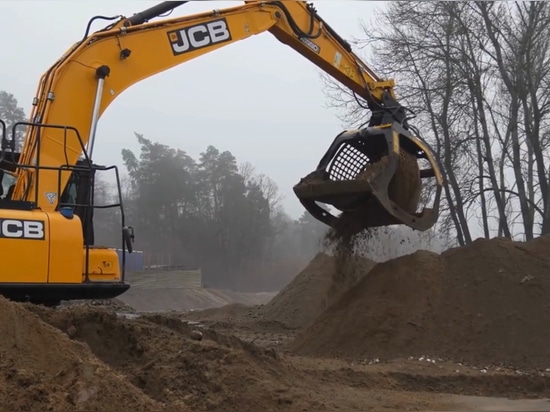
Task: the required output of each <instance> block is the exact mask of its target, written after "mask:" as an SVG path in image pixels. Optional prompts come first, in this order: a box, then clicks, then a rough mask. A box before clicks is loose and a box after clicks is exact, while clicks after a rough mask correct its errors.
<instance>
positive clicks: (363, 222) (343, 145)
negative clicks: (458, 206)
mask: <svg viewBox="0 0 550 412" xmlns="http://www.w3.org/2000/svg"><path fill="white" fill-rule="evenodd" d="M420 159H425V160H426V161H427V163H428V165H429V167H428V168H426V169H420V165H419V160H420ZM430 178H435V183H436V185H435V192H434V193H431V194H430V195H432V196H434V197H435V199H434V202H433V203H434V205H435V206H433V207H430V208H428V207H425V208H423V210H421V211H419V210H417V209H418V206H419V202H420V200H421V199H420V197H421V194H422V189H423V188H425V187H423V184H424V183H425V181H426V180H428V179H430ZM442 184H443V177H442V175H441V171H440V168H439V166H438V165H437V163H436V161H435V159H434V156H433V154H432V153H431V151H430V149H429V147H428V145H426V144H425V143H424V142H423V141H422V140H420V139H419V138H418V137H416V136H413V135H412V134H411V133H410V132H409V131H408V130H406V129H405V128H403V127H402V126H401V125H400V124H398V123H391V124H385V125H380V126H375V127H367V128H364V129H360V130H349V131H345V132H342V133H341V134H339V135H338V136H337V137H336V138H335V139H334V141H333V143H332V144H331V146H330V147H329V149H328V150H327V152H326V153H325V155H324V156H323V158H322V159H321V161H320V162H319V164H318V166H317V168H316V169H315V170H314V171H313V172H312V173H310V174H308V175H307V176H305V177H304V178H302V179H301V180H300V182H299V183H298V184H296V185H295V186H294V188H293V189H294V193H295V194H296V196H297V197H298V199H299V200H300V202H301V203H302V205H303V206H304V207H305V208H306V209H307V210H308V211H309V212H310V213H311V214H312V215H313V216H314V217H315V218H317V219H318V220H320V221H322V222H323V223H325V224H327V225H329V226H331V227H335V228H336V227H340V226H341V225H344V224H351V222H353V225H354V226H355V229H353V230H354V231H355V232H357V233H358V232H360V231H362V230H365V229H368V228H370V227H379V226H390V225H397V224H405V225H407V226H409V227H411V228H413V229H416V230H421V231H423V230H427V229H429V228H430V227H432V226H433V224H434V223H435V221H436V220H437V216H438V205H439V198H440V196H441V186H442ZM318 203H324V204H327V205H330V206H332V207H334V208H336V209H337V210H339V211H340V212H341V213H340V214H339V215H338V216H335V215H334V214H332V213H330V211H328V210H327V209H325V208H323V207H321V206H320V205H319V204H318ZM348 233H349V231H348Z"/></svg>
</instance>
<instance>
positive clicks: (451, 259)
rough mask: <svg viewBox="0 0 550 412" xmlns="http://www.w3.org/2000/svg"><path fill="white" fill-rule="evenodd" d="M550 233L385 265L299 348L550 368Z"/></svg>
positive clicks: (307, 351) (309, 332)
mask: <svg viewBox="0 0 550 412" xmlns="http://www.w3.org/2000/svg"><path fill="white" fill-rule="evenodd" d="M549 249H550V237H548V236H547V237H542V238H538V239H536V240H534V241H531V242H528V243H516V242H512V241H510V240H506V239H493V240H489V241H488V240H481V239H480V240H477V241H475V242H473V243H472V244H471V245H469V246H467V247H464V248H457V249H451V250H448V251H447V252H445V253H443V254H442V255H437V254H435V253H430V252H426V251H419V252H416V253H414V254H412V255H410V256H404V257H401V258H398V259H395V260H392V261H389V262H385V263H379V264H378V265H377V266H376V267H375V268H374V269H373V270H372V271H370V272H369V273H368V275H367V276H365V277H364V278H363V279H362V280H361V281H360V282H359V284H358V285H357V286H356V287H355V288H353V289H351V290H349V291H348V292H347V293H346V294H345V295H344V296H343V297H342V299H340V300H339V301H338V302H337V303H336V304H335V305H334V306H332V307H330V308H329V309H328V310H327V311H326V312H324V313H323V314H322V315H321V316H320V317H319V318H318V319H317V320H316V321H315V322H314V324H313V325H311V327H310V328H308V329H307V330H305V331H304V333H303V334H301V335H300V336H299V337H298V339H297V340H296V341H295V343H294V344H293V349H294V351H295V352H296V353H298V354H302V355H304V354H307V355H318V356H342V357H351V358H383V359H392V358H400V357H408V356H416V357H418V356H421V355H429V356H432V357H440V358H443V359H449V360H453V361H458V362H465V363H471V364H476V365H481V366H483V365H512V366H516V367H523V368H542V369H545V368H549V367H550V346H549V345H548V341H549V340H550V330H549V329H548V328H547V325H548V324H549V323H550V255H549V254H548V252H547V251H548V250H549Z"/></svg>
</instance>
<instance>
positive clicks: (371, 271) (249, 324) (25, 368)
mask: <svg viewBox="0 0 550 412" xmlns="http://www.w3.org/2000/svg"><path fill="white" fill-rule="evenodd" d="M548 250H550V237H541V238H538V239H535V240H534V241H531V242H527V243H515V242H511V241H509V240H506V239H493V240H489V241H487V240H478V241H476V242H474V244H472V245H470V246H468V247H464V248H457V249H452V250H448V251H446V252H444V253H442V254H435V253H431V252H427V251H418V252H415V253H413V254H411V255H407V256H403V257H400V258H397V259H393V260H390V261H388V262H384V263H378V264H376V263H374V262H372V261H370V260H369V259H367V258H363V257H348V258H347V259H345V260H342V259H336V258H334V257H330V256H328V255H326V254H323V253H320V254H319V255H318V256H316V257H315V258H314V259H313V260H312V261H311V262H310V264H309V265H307V267H306V268H304V270H303V271H302V272H301V273H299V274H297V276H296V277H295V278H294V280H293V281H292V282H291V283H289V284H288V285H287V286H286V287H285V288H284V289H283V290H281V291H280V292H279V293H277V294H276V295H275V296H273V295H269V294H258V295H250V296H248V297H247V296H246V295H245V294H231V293H226V292H220V291H208V290H206V291H205V290H202V291H197V292H196V293H200V294H201V296H203V297H204V294H205V293H207V294H210V293H212V294H214V295H216V296H218V297H219V296H224V297H223V302H221V303H220V301H216V302H217V303H213V304H212V307H211V308H209V309H204V305H203V307H201V308H199V309H202V310H190V309H193V308H188V309H182V310H169V311H167V310H166V309H165V306H163V307H161V308H160V309H159V310H158V311H157V310H155V307H153V306H152V305H151V304H150V301H148V299H147V293H148V292H147V291H143V290H141V291H139V300H140V301H141V300H142V299H143V301H144V302H149V303H147V305H145V304H144V307H145V309H143V307H142V308H140V307H139V306H140V305H139V304H138V303H136V302H138V301H137V300H136V299H135V298H134V297H132V296H131V295H128V296H125V295H123V296H121V297H120V299H115V300H112V301H108V302H86V303H84V302H73V303H70V304H68V303H66V304H63V305H62V306H61V307H57V308H47V307H43V306H36V305H31V304H14V303H12V302H8V301H6V300H4V299H1V298H0V314H1V316H3V319H2V322H0V328H1V329H2V330H1V334H2V337H3V338H2V339H0V342H1V345H0V367H1V369H0V371H1V372H0V383H1V385H0V399H1V400H2V402H1V404H2V406H3V409H5V410H56V411H57V410H87V411H90V410H106V408H109V410H111V409H112V410H115V409H118V410H132V411H140V410H159V411H160V410H171V411H188V410H189V411H198V410H212V411H257V410H262V411H319V410H321V411H322V410H326V411H365V410H377V411H379V410H382V411H389V410H415V411H416V410H423V411H444V410H445V411H455V410H483V411H496V410H498V411H502V410H507V411H514V410H517V411H519V410H530V411H543V410H544V411H545V410H548V411H550V402H549V401H548V400H547V398H550V345H549V344H548V342H549V341H550V328H548V325H549V324H550V254H549V253H548ZM149 293H151V294H152V296H153V295H154V299H153V297H152V299H153V300H154V301H159V302H163V301H166V300H167V299H168V298H170V299H177V298H174V296H173V295H172V294H170V295H166V297H164V298H163V293H168V292H166V291H164V292H163V291H162V288H161V289H152V290H151V291H149ZM170 293H172V292H170ZM186 293H187V294H190V293H192V292H190V291H187V292H186ZM230 295H231V296H230ZM182 297H183V298H185V299H188V300H189V296H187V295H185V296H184V295H182ZM125 299H126V300H127V302H125ZM128 302H134V303H133V306H132V305H129V304H128ZM200 302H203V303H204V299H202V298H201V299H200ZM182 305H183V304H182ZM205 305H206V306H208V305H207V304H205Z"/></svg>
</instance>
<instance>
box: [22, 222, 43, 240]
mask: <svg viewBox="0 0 550 412" xmlns="http://www.w3.org/2000/svg"><path fill="white" fill-rule="evenodd" d="M23 236H24V237H25V238H29V239H42V238H43V237H44V225H43V224H42V222H25V223H24V224H23Z"/></svg>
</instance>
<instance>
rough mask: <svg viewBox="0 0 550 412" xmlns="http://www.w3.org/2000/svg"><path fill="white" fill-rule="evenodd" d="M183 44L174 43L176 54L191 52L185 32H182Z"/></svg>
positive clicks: (173, 47)
mask: <svg viewBox="0 0 550 412" xmlns="http://www.w3.org/2000/svg"><path fill="white" fill-rule="evenodd" d="M179 33H180V37H181V44H178V43H172V49H173V50H174V51H175V52H176V53H183V52H185V51H187V50H189V40H187V33H186V31H185V30H180V31H179Z"/></svg>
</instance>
